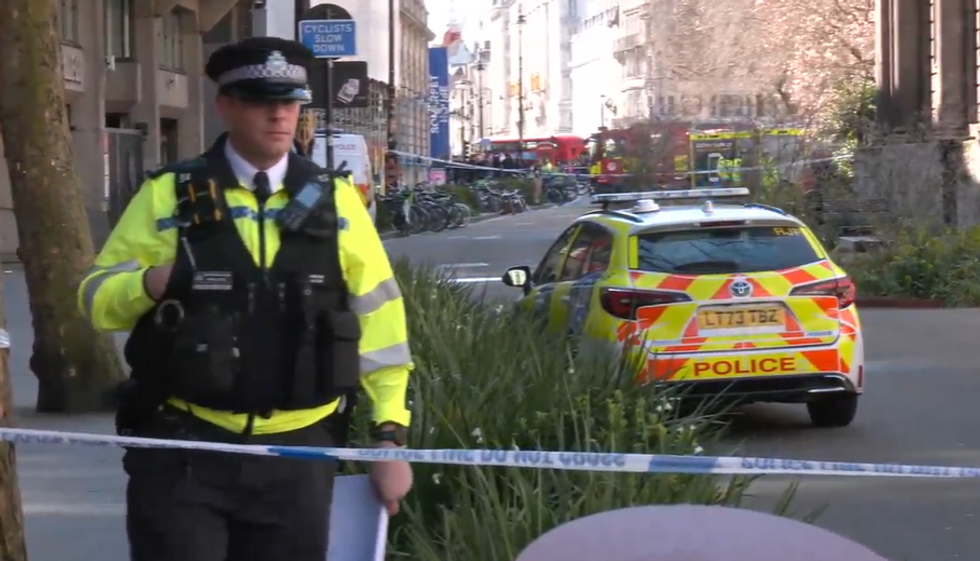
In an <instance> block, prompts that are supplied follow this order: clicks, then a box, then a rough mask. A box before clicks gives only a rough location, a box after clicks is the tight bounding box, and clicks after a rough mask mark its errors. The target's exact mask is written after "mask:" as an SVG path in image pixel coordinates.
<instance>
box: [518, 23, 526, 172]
mask: <svg viewBox="0 0 980 561" xmlns="http://www.w3.org/2000/svg"><path fill="white" fill-rule="evenodd" d="M517 9H518V12H517V101H518V106H517V146H518V150H520V158H521V159H523V158H524V24H525V23H527V19H526V18H525V17H524V13H523V11H522V10H523V8H522V7H520V6H518V8H517Z"/></svg>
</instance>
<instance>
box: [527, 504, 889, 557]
mask: <svg viewBox="0 0 980 561" xmlns="http://www.w3.org/2000/svg"><path fill="white" fill-rule="evenodd" d="M829 560H834V561H845V560H846V561H888V560H886V559H885V558H884V557H881V556H880V555H878V554H876V553H874V552H873V551H871V550H870V549H868V548H866V547H864V546H862V545H859V544H857V543H855V542H853V541H851V540H849V539H847V538H843V537H841V536H838V535H837V534H835V533H833V532H830V531H828V530H824V529H822V528H818V527H816V526H812V525H809V524H805V523H803V522H798V521H796V520H792V519H788V518H782V517H779V516H774V515H772V514H764V513H761V512H755V511H752V510H743V509H737V508H725V507H720V506H697V505H671V506H643V507H634V508H624V509H621V510H613V511H610V512H603V513H600V514H594V515H592V516H588V517H585V518H580V519H578V520H574V521H572V522H568V523H567V524H563V525H561V526H559V527H557V528H555V529H553V530H551V531H550V532H548V533H546V534H545V535H543V536H541V537H539V538H538V539H537V540H535V541H534V542H533V543H531V545H529V546H527V548H525V549H524V551H522V552H521V554H520V555H519V556H518V557H517V561H829Z"/></svg>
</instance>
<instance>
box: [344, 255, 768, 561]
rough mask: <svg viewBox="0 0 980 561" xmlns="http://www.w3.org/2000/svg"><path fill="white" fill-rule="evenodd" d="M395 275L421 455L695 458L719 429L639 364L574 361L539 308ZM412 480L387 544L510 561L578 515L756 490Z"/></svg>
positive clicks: (722, 500) (634, 481)
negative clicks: (642, 379) (641, 380)
mask: <svg viewBox="0 0 980 561" xmlns="http://www.w3.org/2000/svg"><path fill="white" fill-rule="evenodd" d="M395 269H396V276H397V278H398V280H399V283H400V284H401V286H402V290H403V293H404V296H405V304H406V309H407V312H408V318H409V332H410V336H411V341H412V348H413V355H414V357H415V364H416V369H415V371H414V373H413V376H412V380H413V382H412V387H411V408H412V414H413V421H412V430H411V432H410V435H411V436H410V446H411V447H414V448H438V449H460V450H465V449H484V448H485V449H498V450H499V449H505V450H506V449H511V450H520V451H526V452H527V454H526V455H523V458H524V459H525V461H526V462H527V463H528V464H529V465H534V464H535V463H536V462H540V461H541V457H540V456H539V455H537V454H535V453H534V452H535V451H538V450H560V451H566V452H621V453H627V452H635V453H660V454H695V453H700V452H701V450H702V448H701V447H702V446H711V445H712V443H713V442H714V441H715V440H716V439H717V437H718V435H719V432H720V431H721V429H722V428H723V424H722V423H721V422H719V421H718V418H717V417H713V416H710V415H697V416H694V417H685V418H681V417H680V416H679V415H677V414H676V412H675V411H674V408H673V407H672V401H671V399H670V398H671V396H670V395H669V394H668V393H667V392H665V391H662V390H660V389H659V388H653V387H650V386H647V387H638V386H637V385H636V384H635V383H634V376H633V372H635V370H634V369H631V368H629V367H628V365H626V364H624V363H623V362H622V361H619V360H616V359H615V358H614V357H612V356H609V355H602V354H601V353H597V352H589V353H572V352H570V350H569V344H568V340H567V339H566V338H564V337H556V336H551V335H548V334H546V333H544V330H543V329H542V327H543V326H542V325H541V323H540V321H539V320H538V319H536V318H535V317H533V316H532V315H530V314H529V313H526V312H523V311H520V310H515V309H514V308H513V307H512V306H511V305H509V304H504V305H498V304H495V303H488V302H485V301H483V300H482V299H481V298H478V296H480V295H479V294H478V293H475V292H474V290H473V289H472V288H471V287H470V285H461V284H454V283H451V282H447V280H448V279H447V278H446V277H445V276H443V275H441V274H438V273H435V272H433V271H431V270H428V269H425V268H418V267H412V266H409V265H408V264H406V263H396V265H395ZM360 414H361V415H363V414H364V412H360ZM359 426H360V430H361V431H364V430H366V419H363V418H361V419H359ZM359 434H361V435H363V434H364V433H363V432H359ZM360 438H366V436H361V437H360ZM352 467H354V468H356V469H360V468H361V466H352ZM414 473H415V487H414V489H413V491H412V493H411V495H409V497H408V498H407V500H406V503H405V510H406V515H403V516H398V517H396V518H394V519H393V520H392V527H391V533H390V536H391V538H390V539H391V544H390V549H391V550H392V551H393V552H395V553H394V555H401V556H405V557H408V558H411V559H413V560H418V561H430V560H431V561H437V560H438V561H455V560H466V561H511V560H512V559H514V558H515V557H516V555H517V553H518V552H519V551H520V550H521V549H522V548H523V547H525V546H526V545H527V544H528V543H529V542H530V541H532V540H533V539H535V538H536V537H538V536H539V535H541V534H542V533H544V532H546V531H547V530H549V529H551V528H553V527H555V526H557V525H559V524H561V523H563V522H566V521H569V520H573V519H576V518H579V517H582V516H586V515H589V514H593V513H596V512H601V511H605V510H610V509H615V508H621V507H626V506H631V505H641V504H654V503H697V504H723V505H738V504H739V503H740V501H741V500H742V498H743V496H744V494H745V491H746V489H747V488H748V486H749V484H750V483H751V481H752V479H750V478H746V477H726V478H724V479H722V478H718V477H714V476H695V475H682V474H621V473H610V472H584V471H558V470H552V469H531V468H499V467H488V468H474V467H463V466H442V465H427V464H416V465H415V466H414Z"/></svg>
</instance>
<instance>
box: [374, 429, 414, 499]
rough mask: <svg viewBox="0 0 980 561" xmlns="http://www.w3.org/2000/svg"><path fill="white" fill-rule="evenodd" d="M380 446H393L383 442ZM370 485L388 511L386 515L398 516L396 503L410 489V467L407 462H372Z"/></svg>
mask: <svg viewBox="0 0 980 561" xmlns="http://www.w3.org/2000/svg"><path fill="white" fill-rule="evenodd" d="M381 446H394V445H393V444H391V443H388V442H385V443H382V444H381ZM371 484H372V485H374V491H375V492H376V493H377V494H378V499H380V500H381V502H383V503H384V505H385V508H386V509H388V514H389V515H391V516H393V515H395V514H398V503H399V501H401V500H402V499H403V498H404V497H405V495H407V494H408V492H409V490H411V488H412V466H410V465H408V462H403V461H400V460H390V461H386V462H374V463H373V465H372V466H371Z"/></svg>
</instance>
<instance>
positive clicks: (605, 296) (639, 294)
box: [599, 288, 691, 320]
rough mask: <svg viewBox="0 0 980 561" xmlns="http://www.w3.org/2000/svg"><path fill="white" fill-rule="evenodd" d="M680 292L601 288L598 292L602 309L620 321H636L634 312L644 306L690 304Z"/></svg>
mask: <svg viewBox="0 0 980 561" xmlns="http://www.w3.org/2000/svg"><path fill="white" fill-rule="evenodd" d="M690 301H691V299H690V297H688V296H687V295H686V294H683V293H681V292H661V291H658V290H636V289H630V288H603V289H601V290H600V291H599V302H601V303H602V309H603V310H605V311H606V312H608V313H609V314H611V315H613V316H616V317H618V318H622V319H630V320H635V319H636V311H637V310H639V309H640V308H643V307H645V306H663V305H664V304H675V303H677V302H690Z"/></svg>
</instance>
